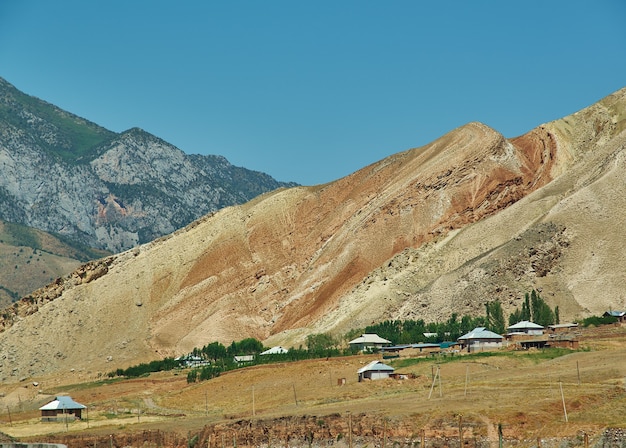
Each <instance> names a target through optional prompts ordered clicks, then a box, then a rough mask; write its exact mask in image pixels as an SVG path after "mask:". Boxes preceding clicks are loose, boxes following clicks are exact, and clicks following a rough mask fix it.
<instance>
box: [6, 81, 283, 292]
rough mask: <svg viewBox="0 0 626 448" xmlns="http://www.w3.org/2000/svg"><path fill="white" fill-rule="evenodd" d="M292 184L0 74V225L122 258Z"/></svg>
mask: <svg viewBox="0 0 626 448" xmlns="http://www.w3.org/2000/svg"><path fill="white" fill-rule="evenodd" d="M293 185H295V184H286V183H282V182H278V181H276V180H274V179H273V178H272V177H270V176H268V175H267V174H263V173H260V172H256V171H251V170H247V169H245V168H240V167H235V166H233V165H231V164H230V163H229V162H228V161H227V160H226V159H225V158H224V157H221V156H200V155H188V154H185V153H184V152H182V151H181V150H179V149H178V148H176V147H174V146H172V145H170V144H169V143H167V142H165V141H163V140H161V139H159V138H157V137H155V136H154V135H151V134H149V133H147V132H144V131H142V130H141V129H137V128H133V129H130V130H128V131H125V132H122V133H120V134H117V133H114V132H111V131H109V130H107V129H104V128H102V127H100V126H98V125H96V124H94V123H91V122H89V121H87V120H84V119H82V118H80V117H77V116H75V115H73V114H71V113H69V112H66V111H63V110H61V109H59V108H58V107H55V106H53V105H52V104H49V103H46V102H45V101H42V100H40V99H37V98H34V97H32V96H29V95H26V94H24V93H22V92H20V91H19V90H17V89H16V88H15V87H13V86H12V85H11V84H9V83H8V82H7V81H5V80H4V79H2V78H0V219H2V220H5V221H8V222H12V223H19V224H23V225H26V226H30V227H33V228H36V229H41V230H45V231H47V232H54V233H57V234H59V235H62V236H65V237H67V238H70V239H71V240H73V241H76V242H78V243H81V244H84V245H87V246H91V247H95V248H99V249H105V250H107V251H110V252H119V251H122V250H125V249H128V248H131V247H133V246H136V245H137V244H141V243H145V242H148V241H151V240H153V239H155V238H157V237H159V236H162V235H165V234H168V233H171V232H173V231H174V230H176V229H179V228H181V227H183V226H185V225H186V224H189V223H190V222H192V221H193V220H194V219H196V218H198V217H200V216H203V215H205V214H207V213H209V212H212V211H215V210H218V209H220V208H222V207H225V206H229V205H234V204H240V203H243V202H246V201H248V200H250V199H252V198H254V197H255V196H257V195H259V194H261V193H264V192H267V191H271V190H274V189H277V188H280V187H284V186H293ZM0 280H1V279H0ZM0 283H1V281H0Z"/></svg>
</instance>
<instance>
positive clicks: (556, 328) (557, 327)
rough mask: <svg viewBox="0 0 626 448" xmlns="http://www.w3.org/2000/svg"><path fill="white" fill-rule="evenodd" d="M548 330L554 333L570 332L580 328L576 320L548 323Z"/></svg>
mask: <svg viewBox="0 0 626 448" xmlns="http://www.w3.org/2000/svg"><path fill="white" fill-rule="evenodd" d="M548 330H549V331H550V333H552V334H557V333H568V332H572V331H575V330H578V324H577V323H576V322H567V323H564V324H554V325H548Z"/></svg>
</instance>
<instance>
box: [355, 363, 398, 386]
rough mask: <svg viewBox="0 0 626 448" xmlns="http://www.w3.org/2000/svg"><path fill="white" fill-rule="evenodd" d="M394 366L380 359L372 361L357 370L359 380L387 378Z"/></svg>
mask: <svg viewBox="0 0 626 448" xmlns="http://www.w3.org/2000/svg"><path fill="white" fill-rule="evenodd" d="M394 370H395V369H394V368H393V367H391V366H388V365H387V364H383V363H382V362H380V361H372V362H370V363H369V364H367V365H366V366H364V367H361V368H360V369H359V370H357V373H358V375H359V382H361V381H363V380H381V379H385V378H389V376H390V375H391V374H393V372H394Z"/></svg>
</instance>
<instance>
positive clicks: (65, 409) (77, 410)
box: [39, 395, 87, 422]
mask: <svg viewBox="0 0 626 448" xmlns="http://www.w3.org/2000/svg"><path fill="white" fill-rule="evenodd" d="M83 409H87V406H85V405H82V404H80V403H77V402H75V401H74V400H72V398H71V397H69V396H65V395H59V396H57V397H55V399H54V400H52V401H51V402H49V403H48V404H45V405H43V406H42V407H40V408H39V410H40V411H41V421H44V422H54V421H59V420H63V419H67V418H72V419H81V418H82V411H83Z"/></svg>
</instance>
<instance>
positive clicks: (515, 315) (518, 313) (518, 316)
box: [509, 305, 524, 326]
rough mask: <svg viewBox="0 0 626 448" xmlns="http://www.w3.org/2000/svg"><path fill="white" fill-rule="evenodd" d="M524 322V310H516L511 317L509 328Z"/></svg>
mask: <svg viewBox="0 0 626 448" xmlns="http://www.w3.org/2000/svg"><path fill="white" fill-rule="evenodd" d="M522 306H523V305H522ZM523 320H524V319H522V310H520V309H516V310H515V311H513V312H512V313H511V314H510V315H509V326H511V325H515V324H516V323H518V322H521V321H523Z"/></svg>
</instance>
